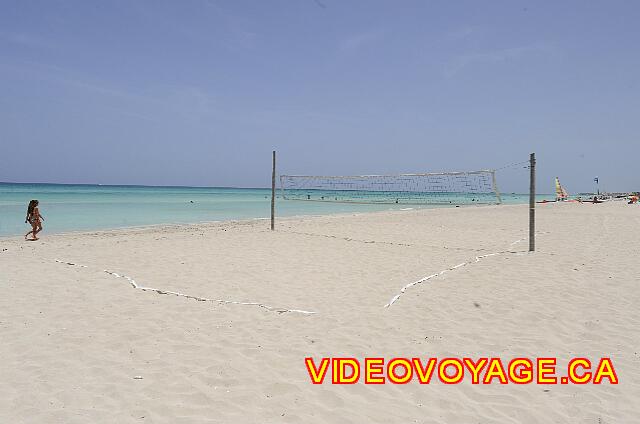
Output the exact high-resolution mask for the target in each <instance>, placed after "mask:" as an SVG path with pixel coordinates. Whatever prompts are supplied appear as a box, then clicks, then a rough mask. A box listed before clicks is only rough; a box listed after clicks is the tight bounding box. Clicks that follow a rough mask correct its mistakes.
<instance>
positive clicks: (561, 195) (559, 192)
mask: <svg viewBox="0 0 640 424" xmlns="http://www.w3.org/2000/svg"><path fill="white" fill-rule="evenodd" d="M568 199H569V195H568V194H567V190H565V189H564V187H562V184H560V179H559V178H558V177H556V202H563V201H565V200H568Z"/></svg>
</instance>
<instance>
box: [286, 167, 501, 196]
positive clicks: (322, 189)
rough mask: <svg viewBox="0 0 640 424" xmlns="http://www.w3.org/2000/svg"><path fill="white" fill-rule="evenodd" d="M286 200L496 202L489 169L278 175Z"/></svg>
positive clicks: (492, 172) (493, 181) (492, 177)
mask: <svg viewBox="0 0 640 424" xmlns="http://www.w3.org/2000/svg"><path fill="white" fill-rule="evenodd" d="M280 184H281V187H282V196H283V198H284V199H287V200H311V201H324V202H350V203H395V204H443V205H446V204H456V205H460V204H496V203H500V194H499V192H498V189H497V186H496V180H495V172H494V171H492V170H484V171H472V172H441V173H428V174H400V175H354V176H311V175H281V176H280Z"/></svg>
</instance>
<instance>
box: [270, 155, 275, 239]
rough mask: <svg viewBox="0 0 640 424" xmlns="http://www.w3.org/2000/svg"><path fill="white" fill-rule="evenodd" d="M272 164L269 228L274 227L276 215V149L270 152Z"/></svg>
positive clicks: (272, 228)
mask: <svg viewBox="0 0 640 424" xmlns="http://www.w3.org/2000/svg"><path fill="white" fill-rule="evenodd" d="M272 155H273V166H272V168H271V230H274V229H275V215H276V151H275V150H274V151H273V152H272Z"/></svg>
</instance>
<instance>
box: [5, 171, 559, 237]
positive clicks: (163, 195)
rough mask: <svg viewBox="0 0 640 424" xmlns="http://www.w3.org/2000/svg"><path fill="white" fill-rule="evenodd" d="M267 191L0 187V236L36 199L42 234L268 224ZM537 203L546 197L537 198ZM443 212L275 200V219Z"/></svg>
mask: <svg viewBox="0 0 640 424" xmlns="http://www.w3.org/2000/svg"><path fill="white" fill-rule="evenodd" d="M270 197H271V190H270V189H262V188H215V187H148V186H101V185H74V184H14V183H0V236H12V235H19V234H24V233H26V232H27V231H29V229H30V226H29V225H27V224H25V223H24V219H25V215H26V209H27V205H28V203H29V200H31V199H38V200H39V202H40V212H41V213H42V215H43V216H44V218H45V221H44V222H43V224H44V225H43V226H44V233H43V234H46V233H61V232H69V231H86V230H102V229H112V228H123V227H135V226H145V225H156V224H181V223H184V224H186V223H197V222H209V221H228V220H239V219H255V218H268V217H269V216H270V210H271V209H270V208H271V199H270ZM538 198H539V199H549V198H552V196H549V195H540V196H538ZM502 200H503V203H512V204H513V203H526V202H528V195H524V194H506V195H505V194H503V195H502ZM425 207H443V206H429V205H407V204H397V205H395V204H391V205H390V204H357V203H337V202H328V201H325V202H322V201H315V202H313V201H312V202H308V201H297V200H284V199H282V198H281V197H280V193H278V197H277V200H276V217H278V216H294V215H327V214H335V213H347V212H372V211H383V210H399V209H406V208H425Z"/></svg>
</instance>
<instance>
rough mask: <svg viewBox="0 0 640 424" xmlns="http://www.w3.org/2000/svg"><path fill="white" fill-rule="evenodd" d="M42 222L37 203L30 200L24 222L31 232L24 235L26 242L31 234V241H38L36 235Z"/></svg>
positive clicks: (40, 229)
mask: <svg viewBox="0 0 640 424" xmlns="http://www.w3.org/2000/svg"><path fill="white" fill-rule="evenodd" d="M42 221H44V218H43V216H42V215H40V209H38V201H37V200H32V201H30V202H29V207H28V208H27V217H26V219H25V220H24V222H25V223H26V224H31V231H29V232H28V233H27V234H25V235H24V239H25V240H27V237H28V236H29V234H33V238H32V239H31V240H38V237H36V235H37V234H38V233H39V232H40V231H42Z"/></svg>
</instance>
